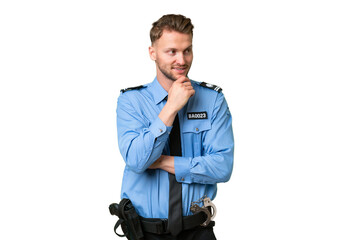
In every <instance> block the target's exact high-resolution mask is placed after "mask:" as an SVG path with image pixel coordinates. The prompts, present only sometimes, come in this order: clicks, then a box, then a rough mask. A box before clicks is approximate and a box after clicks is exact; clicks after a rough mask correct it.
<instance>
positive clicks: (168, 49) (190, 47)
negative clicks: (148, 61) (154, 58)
mask: <svg viewBox="0 0 360 240" xmlns="http://www.w3.org/2000/svg"><path fill="white" fill-rule="evenodd" d="M192 47H193V45H192V44H191V45H190V46H188V47H187V48H185V50H188V49H192ZM170 50H178V49H177V48H165V51H170ZM185 50H184V51H185Z"/></svg>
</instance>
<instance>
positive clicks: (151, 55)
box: [149, 46, 156, 61]
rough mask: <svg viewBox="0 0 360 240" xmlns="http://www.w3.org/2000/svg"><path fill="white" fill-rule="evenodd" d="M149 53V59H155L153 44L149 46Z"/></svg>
mask: <svg viewBox="0 0 360 240" xmlns="http://www.w3.org/2000/svg"><path fill="white" fill-rule="evenodd" d="M149 55H150V58H151V60H153V61H156V52H155V48H154V47H153V46H150V47H149Z"/></svg>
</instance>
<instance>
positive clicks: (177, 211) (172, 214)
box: [168, 115, 182, 236]
mask: <svg viewBox="0 0 360 240" xmlns="http://www.w3.org/2000/svg"><path fill="white" fill-rule="evenodd" d="M169 137H170V155H171V156H182V153H181V137H180V126H179V117H178V115H176V117H175V120H174V123H173V128H172V130H171V133H170V136H169ZM181 191H182V187H181V183H179V182H177V181H176V179H175V175H174V174H171V173H169V217H168V231H169V232H170V233H171V235H173V236H176V235H178V234H179V233H180V232H181V230H182V197H181Z"/></svg>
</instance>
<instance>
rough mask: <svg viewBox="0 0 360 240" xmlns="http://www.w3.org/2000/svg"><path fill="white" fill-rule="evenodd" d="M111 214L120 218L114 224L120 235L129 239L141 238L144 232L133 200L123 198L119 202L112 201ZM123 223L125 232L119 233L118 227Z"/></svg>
mask: <svg viewBox="0 0 360 240" xmlns="http://www.w3.org/2000/svg"><path fill="white" fill-rule="evenodd" d="M109 210H110V213H111V215H116V216H118V217H119V220H118V221H117V222H116V224H115V226H114V232H115V234H116V235H118V236H119V237H125V236H126V237H127V239H129V240H141V239H143V238H144V234H143V231H142V227H141V222H140V216H139V215H138V214H137V213H136V211H135V208H134V206H133V205H132V203H131V201H130V200H129V199H127V198H123V199H122V200H121V201H120V203H119V204H117V203H112V204H111V205H110V206H109ZM120 225H121V229H122V231H123V233H124V234H118V233H117V232H116V229H117V228H118V227H119V226H120Z"/></svg>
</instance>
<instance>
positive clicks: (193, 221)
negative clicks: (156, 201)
mask: <svg viewBox="0 0 360 240" xmlns="http://www.w3.org/2000/svg"><path fill="white" fill-rule="evenodd" d="M206 219H207V215H206V214H205V213H204V212H198V213H196V214H194V215H191V216H186V217H183V230H189V229H193V228H195V227H198V226H200V225H201V224H202V223H204V222H205V221H206ZM140 221H141V225H142V228H143V231H145V232H149V233H156V234H166V233H169V232H168V231H167V224H168V220H167V219H160V218H143V217H140ZM213 226H215V222H214V221H211V222H210V223H209V224H208V225H207V227H213Z"/></svg>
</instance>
